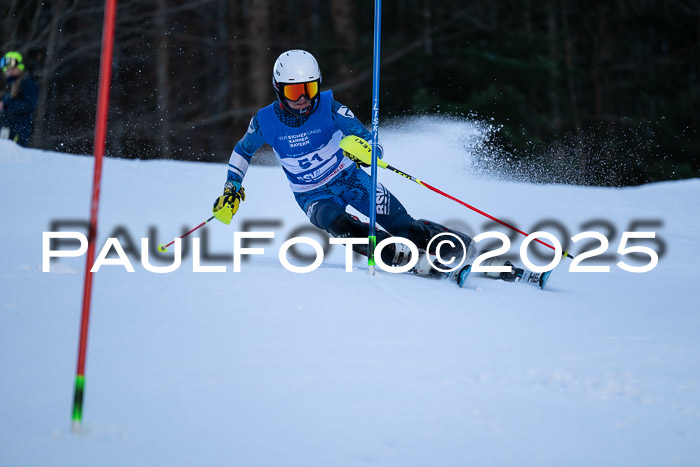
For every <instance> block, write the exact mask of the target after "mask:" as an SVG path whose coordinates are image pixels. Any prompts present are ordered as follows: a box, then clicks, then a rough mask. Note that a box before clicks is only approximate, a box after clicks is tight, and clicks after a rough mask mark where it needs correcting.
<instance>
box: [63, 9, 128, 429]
mask: <svg viewBox="0 0 700 467" xmlns="http://www.w3.org/2000/svg"><path fill="white" fill-rule="evenodd" d="M116 16H117V0H105V16H104V25H103V29H102V57H101V59H100V86H99V90H98V94H97V118H96V121H95V142H94V150H93V153H94V156H95V169H94V173H93V179H92V198H91V201H90V229H89V233H88V250H87V261H86V266H85V283H84V286H83V311H82V316H81V321H80V341H79V344H78V368H77V371H76V376H75V391H74V393H73V423H72V430H73V432H74V433H80V431H81V425H82V420H83V397H84V393H85V361H86V357H87V338H88V327H89V323H90V301H91V298H92V272H90V269H91V266H92V263H93V262H94V259H95V243H96V242H97V213H98V207H99V204H100V184H101V179H102V158H103V156H104V152H105V142H106V140H107V115H108V113H109V112H108V111H109V87H110V82H111V77H112V53H113V50H114V24H115V19H116Z"/></svg>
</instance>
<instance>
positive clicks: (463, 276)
mask: <svg viewBox="0 0 700 467" xmlns="http://www.w3.org/2000/svg"><path fill="white" fill-rule="evenodd" d="M471 270H472V265H471V264H470V265H468V266H466V267H464V268H462V270H461V271H459V273H457V285H458V286H459V287H460V288H464V286H465V284H466V283H467V277H469V273H470V272H471Z"/></svg>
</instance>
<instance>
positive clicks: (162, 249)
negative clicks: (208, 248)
mask: <svg viewBox="0 0 700 467" xmlns="http://www.w3.org/2000/svg"><path fill="white" fill-rule="evenodd" d="M213 218H214V216H211V217H210V218H209V219H207V220H205V221H204V222H202V223H201V224H199V225H198V226H197V227H195V228H194V229H192V230H190V231H189V232H187V233H185V234H182V235H180V236H179V237H177V238H185V237H186V236H188V235H189V234H191V233H192V232H194V231H195V230H197V229H199V228H200V227H204V225H205V224H206V223H207V222H209V221H211V220H212V219H213ZM175 240H177V239H175ZM175 240H173V241H172V242H170V243H168V244H166V245H163V244H162V243H161V244H160V245H158V251H163V252H165V251H168V247H169V246H170V245H172V244H173V243H175Z"/></svg>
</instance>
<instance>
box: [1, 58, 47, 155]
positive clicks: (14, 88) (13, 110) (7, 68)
mask: <svg viewBox="0 0 700 467" xmlns="http://www.w3.org/2000/svg"><path fill="white" fill-rule="evenodd" d="M0 67H2V71H3V73H4V75H5V80H6V82H7V85H6V89H5V94H4V95H3V97H2V101H0V126H1V127H6V128H9V130H10V134H9V138H10V139H11V140H13V141H15V142H16V143H17V144H19V145H21V146H26V145H27V144H28V143H29V137H30V136H31V134H32V128H33V125H34V109H35V108H36V103H37V97H38V89H37V85H36V81H34V79H33V78H32V77H31V76H30V75H29V74H28V73H27V72H26V70H25V67H24V63H23V60H22V55H21V54H20V53H19V52H8V53H6V54H5V56H3V57H2V59H0Z"/></svg>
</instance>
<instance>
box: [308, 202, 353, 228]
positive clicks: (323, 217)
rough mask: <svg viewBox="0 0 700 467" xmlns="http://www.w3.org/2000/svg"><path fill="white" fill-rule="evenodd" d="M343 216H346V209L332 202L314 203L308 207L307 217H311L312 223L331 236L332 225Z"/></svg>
mask: <svg viewBox="0 0 700 467" xmlns="http://www.w3.org/2000/svg"><path fill="white" fill-rule="evenodd" d="M343 214H345V207H344V206H341V205H339V204H338V203H334V202H333V201H330V200H320V201H313V202H311V203H309V205H308V206H307V207H306V215H307V216H309V220H310V221H311V223H312V224H313V225H315V226H316V227H318V228H319V229H323V230H325V231H326V232H330V233H331V234H332V232H331V231H330V230H329V229H330V226H331V224H332V223H333V221H335V220H336V219H337V218H338V217H339V216H341V215H343Z"/></svg>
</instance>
